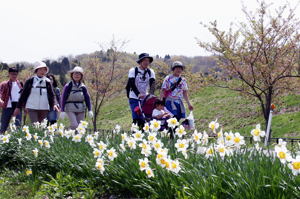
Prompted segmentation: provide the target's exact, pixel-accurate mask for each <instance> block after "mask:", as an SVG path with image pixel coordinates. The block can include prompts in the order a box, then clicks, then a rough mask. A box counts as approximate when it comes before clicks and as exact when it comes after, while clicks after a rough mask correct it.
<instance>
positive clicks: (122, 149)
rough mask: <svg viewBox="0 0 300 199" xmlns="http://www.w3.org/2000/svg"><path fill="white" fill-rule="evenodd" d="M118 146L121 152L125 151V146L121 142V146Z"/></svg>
mask: <svg viewBox="0 0 300 199" xmlns="http://www.w3.org/2000/svg"><path fill="white" fill-rule="evenodd" d="M119 146H120V149H121V151H122V152H125V151H126V148H125V145H124V143H123V142H122V143H121V144H119Z"/></svg>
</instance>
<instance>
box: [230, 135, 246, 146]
mask: <svg viewBox="0 0 300 199" xmlns="http://www.w3.org/2000/svg"><path fill="white" fill-rule="evenodd" d="M233 143H234V145H235V146H236V147H240V146H242V145H245V139H244V137H243V136H241V135H240V133H235V134H234V138H233Z"/></svg>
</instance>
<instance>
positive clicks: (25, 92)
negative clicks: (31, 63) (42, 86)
mask: <svg viewBox="0 0 300 199" xmlns="http://www.w3.org/2000/svg"><path fill="white" fill-rule="evenodd" d="M33 80H34V77H31V78H29V79H28V80H26V82H25V84H24V88H23V91H22V93H21V96H20V99H19V102H18V104H17V108H25V106H26V102H27V99H28V97H29V95H30V93H31V88H32V84H33ZM46 89H47V96H48V102H49V107H50V110H52V109H53V107H54V105H55V104H56V102H55V101H56V100H55V95H54V91H53V87H52V85H51V83H50V82H48V81H46Z"/></svg>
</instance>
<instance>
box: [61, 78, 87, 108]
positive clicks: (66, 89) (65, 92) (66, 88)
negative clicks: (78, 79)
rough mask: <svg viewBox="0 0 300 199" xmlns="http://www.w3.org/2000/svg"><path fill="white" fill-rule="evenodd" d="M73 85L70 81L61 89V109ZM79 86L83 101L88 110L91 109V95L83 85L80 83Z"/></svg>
mask: <svg viewBox="0 0 300 199" xmlns="http://www.w3.org/2000/svg"><path fill="white" fill-rule="evenodd" d="M72 87H73V81H70V82H69V83H67V84H66V85H65V86H64V88H63V91H62V98H61V110H62V111H65V105H66V102H67V100H68V97H69V95H70V93H71V90H72ZM80 87H81V88H82V92H83V96H84V102H85V104H86V106H87V108H88V110H89V111H91V110H92V106H91V97H90V95H89V93H88V91H87V88H86V86H85V85H83V84H81V85H80Z"/></svg>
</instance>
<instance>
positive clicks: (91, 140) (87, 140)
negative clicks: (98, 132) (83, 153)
mask: <svg viewBox="0 0 300 199" xmlns="http://www.w3.org/2000/svg"><path fill="white" fill-rule="evenodd" d="M85 142H88V143H93V142H94V137H93V136H92V135H87V136H86V137H85Z"/></svg>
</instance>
